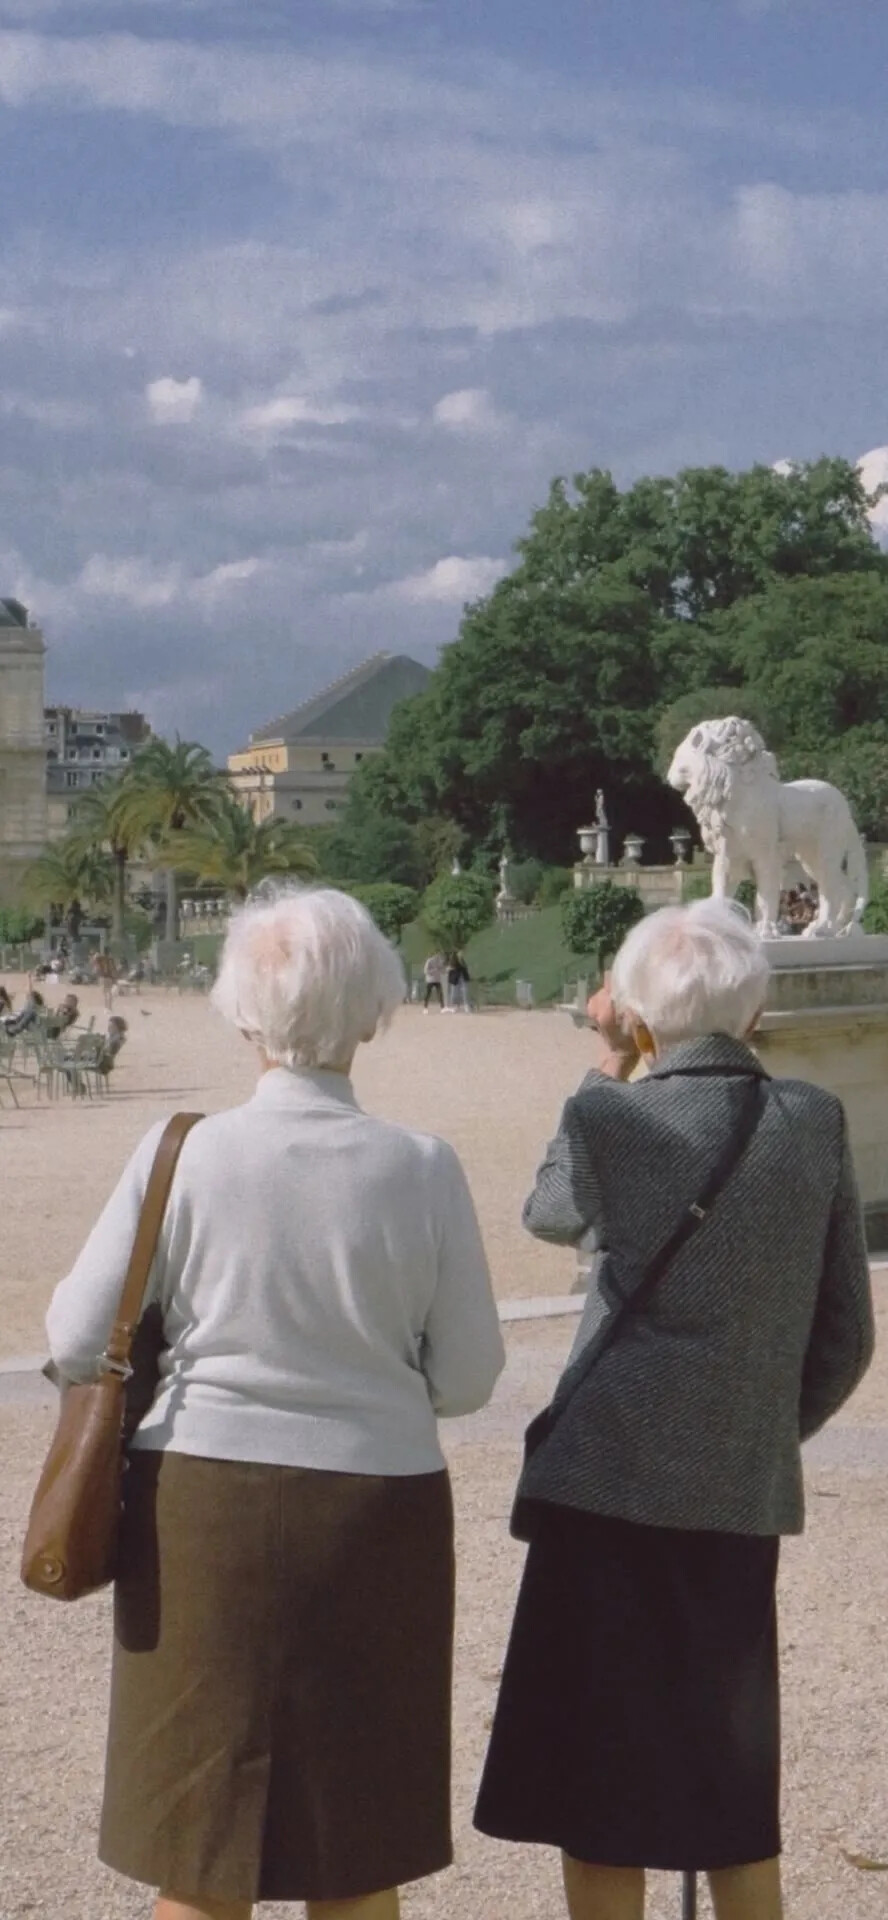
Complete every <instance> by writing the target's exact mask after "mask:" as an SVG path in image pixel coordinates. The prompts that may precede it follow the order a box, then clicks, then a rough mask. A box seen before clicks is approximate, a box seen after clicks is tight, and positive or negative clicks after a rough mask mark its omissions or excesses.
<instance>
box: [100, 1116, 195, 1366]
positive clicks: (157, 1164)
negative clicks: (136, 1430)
mask: <svg viewBox="0 0 888 1920" xmlns="http://www.w3.org/2000/svg"><path fill="white" fill-rule="evenodd" d="M203 1117H204V1116H203V1114H202V1113H174V1114H173V1117H172V1119H171V1120H169V1121H167V1124H166V1126H165V1127H164V1130H163V1133H162V1134H161V1136H160V1140H159V1142H158V1146H157V1152H156V1153H155V1155H154V1161H153V1164H152V1167H151V1172H150V1174H149V1176H148V1185H147V1187H146V1188H145V1197H144V1199H143V1201H142V1206H141V1210H140V1213H139V1219H138V1224H137V1226H136V1233H135V1239H134V1240H133V1250H132V1253H131V1254H130V1257H129V1265H128V1267H127V1270H126V1279H125V1280H124V1283H123V1289H122V1292H121V1295H120V1303H119V1305H118V1308H117V1315H116V1318H115V1321H114V1325H113V1327H112V1328H111V1332H110V1334H109V1336H108V1343H107V1346H106V1348H105V1351H104V1353H103V1355H102V1371H103V1372H104V1373H121V1374H124V1375H125V1376H128V1374H129V1371H130V1353H131V1351H132V1344H133V1335H134V1333H135V1330H136V1327H137V1326H138V1324H139V1320H140V1318H141V1313H142V1303H143V1301H144V1298H145V1289H146V1287H147V1285H148V1276H149V1274H150V1272H151V1263H152V1261H153V1259H154V1255H155V1253H156V1252H157V1242H158V1239H159V1237H160V1229H161V1227H162V1225H163V1216H164V1212H165V1210H166V1203H167V1200H168V1199H169V1192H170V1187H171V1186H172V1184H173V1175H174V1173H175V1171H176V1165H177V1163H178V1159H179V1155H180V1153H181V1151H182V1148H183V1146H184V1145H185V1141H186V1140H187V1138H188V1135H189V1133H190V1132H191V1129H192V1127H195V1126H196V1125H197V1122H198V1120H202V1119H203Z"/></svg>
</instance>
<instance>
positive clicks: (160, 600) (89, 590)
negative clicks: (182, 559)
mask: <svg viewBox="0 0 888 1920" xmlns="http://www.w3.org/2000/svg"><path fill="white" fill-rule="evenodd" d="M77 585H78V587H79V589H80V592H81V593H85V594H88V595H91V596H92V597H93V598H95V599H97V600H121V601H123V602H124V603H125V604H126V605H128V606H130V607H134V608H135V609H136V610H137V611H138V612H139V613H144V612H146V611H147V610H148V609H150V608H152V607H167V606H169V605H170V602H171V601H173V600H175V598H176V597H177V595H178V594H179V593H180V591H181V585H182V569H181V567H179V566H169V567H163V568H157V567H155V566H154V565H152V563H151V561H149V560H146V559H143V558H140V557H137V556H130V557H128V558H125V559H116V560H115V559H111V558H110V557H109V556H108V555H107V554H104V553H93V554H91V555H90V557H89V559H88V560H87V561H86V563H85V565H84V566H83V568H82V569H81V573H80V577H79V579H78V581H77Z"/></svg>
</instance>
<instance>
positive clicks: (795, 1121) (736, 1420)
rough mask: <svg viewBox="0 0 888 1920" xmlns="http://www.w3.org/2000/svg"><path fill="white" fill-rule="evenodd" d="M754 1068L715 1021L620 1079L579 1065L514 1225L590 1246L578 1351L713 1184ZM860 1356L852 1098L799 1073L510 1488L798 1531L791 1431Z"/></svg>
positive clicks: (829, 1399)
mask: <svg viewBox="0 0 888 1920" xmlns="http://www.w3.org/2000/svg"><path fill="white" fill-rule="evenodd" d="M748 1074H759V1075H763V1069H762V1067H761V1066H760V1064H759V1062H758V1060H757V1059H756V1057H755V1055H754V1054H753V1053H752V1052H751V1051H750V1049H749V1048H748V1047H746V1046H744V1045H743V1044H742V1042H740V1041H738V1040H732V1039H729V1038H728V1037H726V1036H725V1035H721V1034H716V1035H712V1036H710V1037H709V1038H707V1039H703V1040H694V1041H690V1042H688V1043H686V1044H685V1045H683V1046H680V1047H678V1048H676V1049H675V1051H674V1052H673V1053H671V1054H670V1055H669V1056H668V1057H667V1058H666V1059H664V1061H663V1062H662V1064H661V1065H659V1066H656V1067H655V1068H654V1069H653V1070H652V1072H651V1073H650V1074H649V1076H648V1077H647V1078H646V1079H644V1080H640V1081H635V1082H632V1083H630V1084H629V1085H622V1084H621V1083H619V1082H617V1081H614V1080H610V1079H607V1078H606V1077H605V1076H604V1075H603V1074H600V1073H591V1074H589V1076H588V1078H587V1079H586V1080H585V1081H584V1082H583V1084H582V1086H581V1087H580V1089H579V1091H578V1093H576V1094H575V1095H574V1096H573V1098H572V1099H570V1100H568V1102H567V1105H566V1106H565V1109H564V1113H563V1116H562V1120H561V1126H560V1128H559V1131H558V1133H557V1135H556V1137H555V1139H554V1140H553V1142H552V1144H551V1146H550V1147H549V1150H548V1153H547V1155H546V1158H545V1160H544V1161H543V1164H542V1166H541V1168H540V1171H539V1174H538V1175H537V1182H536V1186H535V1187H534V1190H533V1193H532V1194H531V1195H530V1198H529V1199H528V1201H527V1202H526V1205H525V1208H524V1222H525V1225H526V1226H527V1227H528V1228H529V1230H530V1232H531V1233H533V1234H535V1235H536V1236H537V1237H538V1238H539V1239H541V1240H550V1241H554V1242H556V1243H558V1244H559V1245H566V1246H576V1245H578V1244H579V1242H580V1241H581V1240H582V1241H583V1243H584V1244H585V1245H590V1244H592V1245H594V1246H596V1247H597V1248H598V1250H599V1252H598V1256H597V1259H596V1261H595V1264H594V1266H593V1271H592V1276H591V1281H590V1290H589V1299H588V1301H587V1304H586V1308H585V1311H584V1314H583V1317H582V1320H581V1323H580V1327H579V1330H578V1333H577V1339H576V1341H575V1343H574V1348H573V1352H572V1355H571V1359H574V1358H575V1357H576V1355H577V1353H578V1352H579V1351H580V1349H581V1348H582V1346H583V1345H584V1344H585V1342H586V1341H587V1340H588V1339H589V1338H590V1337H591V1336H593V1335H594V1334H595V1332H596V1331H597V1329H598V1328H599V1327H600V1326H601V1323H602V1320H603V1319H604V1318H605V1317H606V1316H607V1315H609V1314H610V1313H611V1312H612V1311H613V1309H614V1306H615V1303H616V1299H617V1297H618V1296H624V1295H625V1294H626V1293H627V1292H631V1290H632V1287H633V1285H636V1284H637V1283H638V1280H639V1279H640V1277H641V1275H642V1273H643V1271H644V1268H645V1265H646V1263H647V1262H648V1261H649V1260H650V1258H651V1257H652V1256H653V1255H654V1254H655V1253H656V1252H657V1251H658V1249H659V1247H660V1246H661V1245H662V1244H663V1243H664V1242H665V1241H667V1240H668V1238H669V1236H670V1234H671V1233H672V1231H673V1230H674V1228H675V1227H676V1226H677V1224H678V1221H679V1218H680V1216H681V1215H682V1213H683V1211H684V1210H685V1209H686V1208H687V1207H688V1206H689V1205H690V1203H691V1201H692V1200H693V1199H694V1197H695V1195H696V1193H697V1192H699V1190H700V1189H701V1187H702V1186H704V1184H705V1181H706V1176H707V1174H708V1173H709V1172H710V1171H711V1169H712V1168H713V1167H714V1165H715V1163H716V1161H717V1159H718V1157H719V1155H720V1153H721V1151H722V1148H723V1146H724V1143H725V1141H726V1139H727V1136H728V1134H729V1132H730V1130H731V1128H732V1126H734V1125H735V1124H736V1119H737V1116H738V1114H739V1112H740V1108H741V1106H742V1104H743V1103H744V1101H745V1099H746V1098H747V1097H748V1081H746V1080H745V1079H744V1076H745V1075H748ZM605 1250H606V1255H607V1257H606V1258H605V1257H604V1254H605ZM872 1352H873V1307H872V1294H871V1289H870V1278H869V1268H868V1264H867V1254H866V1244H865V1240H864V1234H863V1223H862V1220H861V1213H860V1204H859V1200H858V1195H857V1188H856V1184H855V1179H854V1171H853V1167H852V1164H851V1155H850V1151H849V1146H848V1138H847V1131H846V1125H845V1116H844V1111H843V1108H842V1106H841V1103H840V1101H839V1100H837V1099H836V1098H835V1097H834V1095H832V1094H830V1093H826V1092H824V1091H823V1090H822V1089H821V1088H819V1087H814V1086H810V1085H808V1084H807V1082H804V1081H800V1080H772V1081H770V1082H768V1085H767V1099H766V1102H765V1106H764V1111H763V1114H762V1117H761V1120H760V1123H759V1126H758V1130H757V1133H756V1135H755V1137H754V1139H753V1141H752V1143H751V1145H750V1146H749V1148H748V1150H747V1152H746V1154H745V1156H744V1158H743V1160H742V1161H741V1163H740V1165H739V1167H738V1168H737V1169H736V1171H735V1172H734V1174H733V1176H732V1177H731V1179H730V1181H729V1182H728V1184H727V1185H726V1186H725V1187H724V1189H723V1191H722V1193H721V1194H720V1196H719V1198H718V1199H717V1200H716V1201H715V1203H714V1205H713V1207H712V1211H711V1212H710V1213H709V1214H708V1216H707V1218H706V1219H705V1221H704V1222H703V1224H702V1225H701V1226H700V1227H699V1228H698V1230H697V1231H696V1233H695V1234H694V1235H693V1236H692V1238H691V1239H690V1240H689V1242H688V1243H687V1245H686V1246H685V1247H684V1248H683V1249H682V1250H681V1252H680V1253H679V1254H678V1255H677V1257H676V1259H675V1261H674V1263H673V1264H672V1265H671V1266H670V1268H669V1269H668V1271H667V1272H666V1273H665V1274H664V1276H663V1278H662V1279H661V1281H660V1284H659V1286H658V1288H657V1290H656V1292H655V1294H654V1295H653V1297H652V1299H651V1300H650V1302H649V1303H648V1305H647V1306H645V1307H644V1308H643V1309H641V1310H640V1311H639V1313H638V1314H637V1316H633V1315H630V1317H629V1319H628V1321H627V1322H626V1324H625V1325H624V1326H623V1327H622V1329H621V1330H620V1331H619V1333H618V1334H617V1335H616V1338H615V1339H614V1341H613V1344H612V1345H610V1346H608V1347H606V1348H605V1349H604V1351H603V1352H602V1354H601V1356H600V1358H599V1359H598V1360H597V1361H596V1363H595V1365H594V1367H593V1369H592V1371H591V1373H590V1374H589V1377H588V1379H587V1381H586V1382H585V1384H584V1385H582V1386H581V1387H580V1388H579V1389H578V1391H577V1393H576V1394H575V1395H574V1397H573V1398H572V1399H571V1401H570V1403H569V1405H568V1407H567V1408H566V1410H565V1412H564V1413H563V1415H562V1417H561V1418H560V1420H559V1421H558V1422H557V1424H556V1426H555V1428H554V1431H553V1432H552V1433H551V1435H550V1436H549V1438H548V1439H547V1440H546V1441H544V1442H543V1444H542V1446H541V1447H540V1448H539V1449H538V1451H537V1452H536V1453H535V1454H534V1455H533V1456H532V1458H531V1459H530V1461H529V1462H528V1464H527V1466H526V1467H525V1470H524V1473H523V1475H522V1480H521V1484H520V1487H519V1495H520V1496H523V1497H529V1498H538V1499H546V1500H550V1501H554V1502H555V1503H556V1504H561V1505H565V1506H572V1507H581V1508H586V1509H588V1510H589V1511H592V1512H595V1513H603V1514H613V1515H618V1516H620V1517H622V1518H624V1519H626V1520H632V1521H636V1522H639V1523H641V1524H644V1525H648V1526H661V1527H687V1528H694V1529H697V1528H699V1529H709V1530H716V1531H720V1532H726V1533H754V1534H775V1533H799V1532H801V1530H802V1526H803V1523H804V1498H803V1488H802V1469H801V1457H800V1441H801V1440H803V1439H805V1438H806V1437H807V1436H808V1435H809V1434H812V1433H815V1432H816V1431H817V1429H818V1427H821V1426H823V1424H824V1422H825V1421H826V1420H828V1419H829V1418H830V1416H831V1414H834V1413H835V1412H836V1410H837V1408H839V1407H840V1406H841V1405H842V1403H843V1401H845V1400H847V1398H848V1396H849V1394H850V1393H852V1392H853V1390H854V1388H855V1386H856V1385H857V1382H858V1381H859V1380H860V1378H861V1376H862V1375H863V1374H864V1373H865V1371H866V1368H867V1367H868V1365H869V1362H870V1359H871V1357H872Z"/></svg>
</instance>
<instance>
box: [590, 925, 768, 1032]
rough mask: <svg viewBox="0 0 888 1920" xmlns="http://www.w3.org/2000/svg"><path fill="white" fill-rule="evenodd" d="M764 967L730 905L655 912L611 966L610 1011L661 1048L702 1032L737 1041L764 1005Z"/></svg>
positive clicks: (757, 944) (756, 944) (751, 934)
mask: <svg viewBox="0 0 888 1920" xmlns="http://www.w3.org/2000/svg"><path fill="white" fill-rule="evenodd" d="M768 974H769V967H768V962H767V959H766V957H765V954H764V952H763V950H762V943H761V941H760V939H759V937H758V935H757V933H756V932H755V929H754V927H753V925H752V922H751V920H750V918H749V915H748V913H747V912H746V911H745V909H744V908H743V907H741V906H740V905H739V903H738V902H737V901H735V900H712V899H709V900H695V901H694V902H693V903H692V904H691V905H690V906H687V907H661V908H660V910H659V912H657V913H651V914H648V915H647V916H646V918H645V919H644V920H641V921H639V923H638V925H637V926H635V927H633V929H632V931H631V933H630V934H629V935H628V936H627V938H626V939H625V940H624V942H623V945H622V946H621V948H620V951H619V953H618V954H617V957H616V959H615V961H614V966H613V972H612V974H611V994H612V997H613V1002H614V1006H615V1008H616V1011H617V1012H618V1013H620V1014H629V1015H631V1016H632V1017H633V1018H634V1019H635V1020H638V1021H641V1022H643V1024H644V1025H645V1026H646V1027H647V1028H648V1030H649V1032H650V1033H651V1034H653V1035H654V1037H655V1038H656V1039H657V1040H658V1041H659V1042H660V1043H661V1044H664V1045H668V1046H675V1045H676V1044H677V1043H678V1042H679V1041H681V1040H693V1039H697V1038H700V1037H702V1036H703V1035H704V1034H707V1033H727V1034H732V1035H733V1036H734V1038H735V1039H742V1038H743V1036H744V1035H745V1034H747V1033H748V1032H749V1030H750V1027H751V1026H752V1024H753V1021H754V1020H755V1017H756V1014H757V1013H758V1012H759V1010H760V1008H761V1007H762V1005H763V1004H764V999H765V994H766V992H767V988H768Z"/></svg>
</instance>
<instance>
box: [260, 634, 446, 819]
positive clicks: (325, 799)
mask: <svg viewBox="0 0 888 1920" xmlns="http://www.w3.org/2000/svg"><path fill="white" fill-rule="evenodd" d="M428 678H429V668H428V667H424V666H422V665H421V664H420V662H419V661H418V660H411V659H410V657H409V656H408V655H407V654H391V653H378V654H374V655H373V656H372V658H371V659H369V660H365V661H364V662H363V663H362V665H361V666H359V667H354V668H353V669H352V670H351V672H349V673H347V674H344V675H343V677H342V678H341V679H340V680H336V681H334V682H333V684H332V686H329V687H326V688H325V689H324V690H323V692H322V693H319V694H316V695H315V696H314V698H313V699H311V700H307V701H305V702H304V704H303V705H302V706H301V707H295V708H294V709H293V711H292V712H291V713H287V714H283V715H282V716H281V717H280V719H278V720H276V721H271V722H270V723H269V725H268V726H266V727H263V728H261V729H260V731H259V732H257V733H254V734H251V736H250V743H249V746H247V747H243V748H241V749H240V751H239V752H237V753H233V754H231V755H230V757H229V760H228V772H229V776H230V779H231V784H232V787H233V788H234V791H235V793H237V794H238V796H239V797H240V799H241V800H242V801H243V804H244V805H245V806H248V807H249V808H250V811H251V812H252V814H253V817H254V819H256V820H271V819H281V820H289V821H292V822H294V823H298V824H301V825H303V826H307V827H309V826H332V825H335V822H336V816H337V814H338V813H339V812H340V810H341V809H342V807H343V806H344V805H345V799H346V795H347V792H348V783H349V781H350V779H351V776H352V774H353V773H354V771H355V768H356V767H358V766H360V765H361V762H362V761H363V760H364V759H366V758H367V757H368V756H369V755H370V754H373V753H378V752H379V750H380V748H381V747H382V746H383V745H384V743H385V737H386V734H387V732H388V727H389V721H390V720H391V716H392V713H393V711H394V709H395V707H396V706H397V705H398V702H399V701H401V700H406V699H409V698H411V697H412V696H413V695H414V694H417V693H421V692H422V691H423V688H424V687H425V685H426V683H427V681H428Z"/></svg>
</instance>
